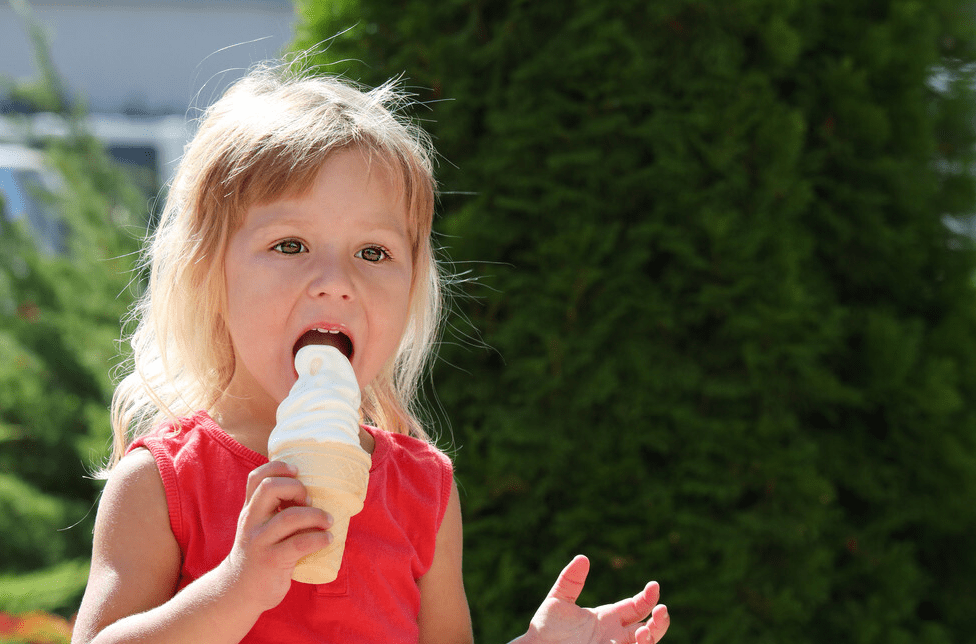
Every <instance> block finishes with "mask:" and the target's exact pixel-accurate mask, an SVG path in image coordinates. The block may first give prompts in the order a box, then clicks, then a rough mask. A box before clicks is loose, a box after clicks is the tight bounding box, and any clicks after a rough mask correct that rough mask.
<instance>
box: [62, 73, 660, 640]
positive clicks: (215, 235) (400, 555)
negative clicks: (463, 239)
mask: <svg viewBox="0 0 976 644" xmlns="http://www.w3.org/2000/svg"><path fill="white" fill-rule="evenodd" d="M283 70H284V71H283ZM286 70H287V67H283V68H280V69H274V68H261V69H257V70H255V71H253V72H251V73H250V74H249V75H248V76H247V77H245V78H244V79H243V80H241V81H240V82H238V83H237V84H236V85H235V86H234V87H233V88H232V89H231V90H229V91H228V92H227V94H226V95H225V96H224V97H223V98H222V99H221V100H220V101H218V102H217V103H216V104H214V105H213V106H212V107H211V108H210V109H209V110H208V111H207V112H206V114H205V116H204V118H203V119H202V122H201V125H200V129H199V131H198V133H197V135H196V136H195V138H194V140H193V142H192V143H191V144H190V146H189V147H188V148H187V150H186V154H185V156H184V159H183V161H182V163H181V166H180V169H179V171H178V173H177V175H176V178H175V179H174V183H173V186H172V189H171V191H170V194H169V199H168V202H167V205H166V208H165V211H164V213H163V214H162V217H161V220H160V222H159V225H158V228H157V230H156V231H155V233H154V236H153V238H152V242H151V244H150V246H149V248H148V251H147V253H148V254H147V257H148V265H149V268H150V278H149V287H148V290H147V292H146V294H145V295H144V297H143V298H142V299H141V301H140V303H139V305H138V307H137V309H136V311H135V318H136V320H137V321H138V325H137V328H136V330H135V332H134V333H133V336H132V347H133V353H134V357H133V369H132V371H131V373H129V375H128V376H127V377H126V378H125V379H124V380H123V381H122V382H121V383H120V385H119V387H118V389H117V391H116V396H115V399H114V401H113V425H114V431H115V450H114V454H113V460H112V469H111V473H110V476H109V480H108V483H107V485H106V487H105V491H104V494H103V496H102V500H101V503H100V506H99V510H98V518H97V520H96V527H95V538H94V551H93V557H92V567H91V576H90V579H89V582H88V588H87V590H86V592H85V597H84V600H83V601H82V605H81V608H80V611H79V614H78V618H77V621H76V626H75V635H74V640H73V641H74V642H79V643H80V642H98V643H105V642H122V641H139V642H179V643H181V644H184V643H186V642H209V643H220V642H276V643H278V642H348V643H354V644H355V643H365V642H383V643H384V644H387V643H391V642H423V643H425V644H442V643H443V644H447V643H459V642H471V639H472V634H471V633H472V631H471V623H470V618H469V612H468V605H467V600H466V598H465V592H464V587H463V585H462V579H461V550H462V540H461V511H460V504H459V501H458V493H457V488H456V487H455V485H454V483H453V470H452V466H451V463H450V461H449V460H448V459H447V457H446V456H445V455H444V454H443V453H441V452H440V451H438V450H437V449H436V448H434V447H433V446H432V445H431V444H430V442H429V441H428V440H427V438H426V435H425V434H424V431H423V429H422V428H421V426H420V424H419V423H418V421H417V420H416V417H415V416H414V414H413V413H412V411H411V406H412V403H413V400H414V394H415V391H416V387H417V383H418V380H419V378H420V375H421V372H422V370H423V369H424V367H425V363H426V361H427V359H428V355H429V352H430V348H431V345H432V343H433V340H434V338H435V335H436V328H437V324H438V322H439V316H440V278H439V273H438V268H437V265H436V264H435V260H434V258H433V253H432V249H431V243H430V232H431V221H432V213H433V207H434V180H433V175H432V167H431V165H432V164H431V153H430V151H429V145H428V141H427V138H426V137H425V135H424V134H423V133H422V132H420V131H419V130H417V129H415V128H413V127H412V126H411V125H410V124H409V123H408V122H407V121H406V120H404V119H402V118H400V117H399V116H398V114H399V113H398V111H397V106H399V105H401V104H402V97H400V96H399V95H398V94H397V93H396V92H395V91H394V89H393V88H392V87H390V86H388V85H387V86H383V87H380V88H378V89H375V90H372V91H368V92H363V91H360V90H359V89H357V88H354V87H352V86H350V85H348V84H346V83H343V82H340V81H339V80H336V79H330V78H313V77H303V76H302V75H301V74H296V73H293V72H288V71H286ZM307 343H326V344H332V345H333V346H336V347H338V348H339V349H340V350H341V351H343V352H344V353H345V354H346V355H347V357H348V358H349V359H350V361H351V363H352V366H353V368H354V370H355V373H356V377H357V380H358V382H359V385H360V388H361V390H362V400H363V402H362V409H361V413H362V417H363V421H364V423H369V424H370V425H366V424H364V425H363V426H362V428H361V430H360V442H361V444H362V446H363V448H364V449H366V450H367V451H368V452H370V453H371V455H372V469H371V472H370V478H369V488H368V493H367V498H366V503H365V507H364V509H363V511H362V512H361V513H360V514H358V515H356V516H354V517H353V519H352V521H351V524H350V528H349V534H348V541H347V543H346V549H345V554H344V557H343V562H342V567H341V569H340V572H339V577H338V578H337V579H336V580H335V581H334V582H331V583H328V584H321V585H310V584H303V583H299V582H294V581H292V580H291V576H292V571H293V569H294V567H295V564H296V562H297V561H298V560H299V559H300V558H301V557H303V556H305V555H307V554H309V553H312V552H315V551H317V550H319V549H321V548H322V547H324V546H325V545H327V544H328V543H329V541H330V539H331V536H330V534H329V527H330V524H331V517H330V516H329V515H328V514H326V513H325V512H322V511H321V510H318V509H315V508H314V507H311V506H308V505H306V504H305V501H306V494H305V489H304V487H303V486H302V484H301V483H300V482H299V481H298V479H297V478H296V472H295V470H294V469H292V468H290V467H289V466H288V465H286V464H284V463H282V462H268V458H267V445H268V436H269V434H270V432H271V430H272V429H273V427H274V426H275V410H276V408H277V405H278V403H279V402H281V401H282V400H283V399H284V398H285V396H286V395H287V393H288V391H289V389H290V387H291V385H292V384H293V383H294V382H295V380H296V378H297V374H296V372H295V370H294V366H293V357H294V354H295V352H296V351H297V349H298V348H299V347H300V346H301V345H303V344H307ZM377 427H380V428H382V429H377ZM587 568H588V563H587V561H586V560H585V558H583V557H577V558H576V559H575V560H573V562H571V563H570V564H569V566H567V568H566V569H565V570H564V571H563V572H562V574H561V575H560V576H559V578H558V579H557V581H556V584H555V585H554V586H553V589H552V591H551V592H550V594H549V596H548V597H547V598H546V600H545V602H544V603H543V605H542V606H541V607H540V609H539V611H538V612H537V614H536V616H535V618H533V620H532V622H531V624H530V626H529V629H528V631H527V632H526V634H525V635H524V636H522V637H521V638H519V640H518V641H521V642H524V643H525V644H530V643H532V642H610V641H614V642H645V643H646V642H656V641H658V640H659V639H660V638H661V637H662V636H663V635H664V632H665V631H666V630H667V627H668V616H667V612H666V609H665V608H664V607H663V606H656V607H655V604H656V602H657V600H658V587H657V584H655V583H650V584H648V585H647V587H646V588H645V589H644V590H643V591H641V592H640V593H638V594H637V595H636V596H634V597H633V598H630V599H625V600H622V601H620V602H618V603H616V604H612V605H608V606H603V607H600V608H597V609H584V608H579V607H577V606H576V604H575V602H576V598H577V597H578V596H579V592H580V590H581V589H582V585H583V581H584V579H585V576H586V572H587ZM652 609H653V612H652ZM649 615H650V617H651V618H650V619H649V620H648V621H647V622H646V623H645V622H643V621H642V620H645V619H647V618H648V616H649Z"/></svg>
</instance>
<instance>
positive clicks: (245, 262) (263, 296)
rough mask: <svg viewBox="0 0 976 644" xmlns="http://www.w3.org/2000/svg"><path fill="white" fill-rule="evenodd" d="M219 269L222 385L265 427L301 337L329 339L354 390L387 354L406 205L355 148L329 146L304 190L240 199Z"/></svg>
mask: <svg viewBox="0 0 976 644" xmlns="http://www.w3.org/2000/svg"><path fill="white" fill-rule="evenodd" d="M224 276H225V279H226V287H227V310H226V311H225V321H226V324H227V327H228V330H229V332H230V336H231V341H232V343H233V348H234V355H235V358H236V368H235V373H234V376H233V378H232V380H231V384H230V388H229V394H230V395H231V396H232V397H233V398H234V399H235V402H238V403H240V404H242V405H245V406H247V407H248V408H249V409H248V411H249V413H250V414H251V416H252V420H254V421H257V422H262V421H265V422H269V423H270V425H271V426H273V425H274V414H275V410H276V408H277V406H278V403H280V402H281V401H282V400H283V399H284V398H285V396H287V394H288V391H289V390H290V389H291V386H292V385H293V384H294V382H295V380H296V379H297V377H298V376H297V373H296V372H295V368H294V354H295V352H296V351H297V349H298V347H300V346H301V345H302V344H304V343H307V342H317V343H330V344H334V345H335V346H338V347H339V348H340V349H341V350H342V351H343V352H345V353H346V354H347V357H349V358H350V361H351V362H352V366H353V369H354V370H355V372H356V378H357V380H358V381H359V386H360V388H362V387H364V386H366V385H367V384H369V383H370V382H371V381H372V380H373V379H374V378H375V377H376V375H377V374H378V373H379V372H380V369H381V368H382V367H383V365H384V364H385V363H386V362H387V360H389V359H390V358H391V357H392V356H393V354H394V352H395V351H396V349H397V347H398V346H399V344H400V339H401V337H402V335H403V331H404V328H405V326H406V322H407V311H408V309H409V305H410V287H411V283H412V276H413V258H412V256H411V243H410V232H409V229H408V225H407V209H406V205H405V204H404V201H403V199H402V196H401V194H400V193H399V191H397V190H395V188H394V185H393V182H392V181H391V180H390V177H389V174H388V172H387V170H386V169H385V168H384V167H383V164H382V163H374V164H372V165H370V164H368V162H367V160H366V157H365V153H364V152H362V151H361V150H359V149H356V148H352V149H346V150H341V151H338V152H335V153H333V154H331V155H329V157H328V158H327V159H326V161H325V163H323V165H322V167H321V168H320V169H319V171H318V174H317V175H316V176H315V179H314V181H313V183H312V185H311V188H310V190H309V191H308V192H307V193H306V194H304V195H302V196H299V197H291V198H287V199H281V200H279V201H274V202H271V203H267V204H263V205H255V206H252V207H251V208H249V209H248V211H247V212H246V214H245V217H244V221H243V224H242V225H241V227H240V229H238V230H237V231H236V232H234V233H233V235H231V237H230V239H229V241H228V244H227V250H226V254H225V268H224ZM334 332H338V333H334Z"/></svg>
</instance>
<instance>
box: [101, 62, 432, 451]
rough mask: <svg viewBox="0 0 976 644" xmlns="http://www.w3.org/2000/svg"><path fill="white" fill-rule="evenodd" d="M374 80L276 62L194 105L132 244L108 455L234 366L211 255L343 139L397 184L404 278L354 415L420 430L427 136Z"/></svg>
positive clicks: (300, 182) (208, 390)
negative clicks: (137, 276) (123, 366)
mask: <svg viewBox="0 0 976 644" xmlns="http://www.w3.org/2000/svg"><path fill="white" fill-rule="evenodd" d="M407 104H408V103H407V99H406V98H405V97H404V95H403V94H402V93H401V92H400V91H398V90H397V89H396V86H395V83H394V82H392V81H391V82H388V83H386V84H384V85H382V86H380V87H377V88H375V89H371V90H364V89H360V88H358V87H356V86H354V85H353V84H351V83H349V82H346V81H344V80H340V79H338V78H335V77H328V76H311V75H309V74H307V73H306V72H303V71H302V70H295V69H294V66H292V65H289V64H287V63H284V64H280V65H276V66H271V65H263V66H260V67H257V68H255V69H253V70H251V71H250V72H249V73H248V74H247V75H246V76H245V77H244V78H243V79H241V80H240V81H238V82H237V83H236V84H235V85H234V86H233V87H231V88H230V89H229V90H228V91H227V92H226V93H225V94H224V96H223V97H222V98H221V99H220V100H219V101H217V102H216V103H214V104H213V105H212V106H211V107H210V108H208V109H207V110H206V112H205V113H204V115H203V117H202V120H201V123H200V127H199V130H198V131H197V133H196V135H195V136H194V138H193V140H192V141H191V143H190V144H189V145H188V147H187V149H186V151H185V154H184V157H183V160H182V161H181V163H180V167H179V169H178V171H177V173H176V176H175V178H174V179H173V184H172V186H171V189H170V192H169V195H168V198H167V201H166V206H165V208H164V210H163V212H162V215H161V217H160V221H159V224H158V226H157V228H156V230H155V232H154V233H153V234H152V236H151V238H150V240H149V243H148V245H147V247H146V249H145V254H144V260H143V261H144V263H145V265H146V266H147V267H148V269H149V285H148V289H147V290H146V292H145V293H144V294H143V296H142V297H141V298H140V299H139V301H138V302H137V303H136V305H135V306H134V307H133V310H132V314H131V316H130V317H131V321H133V322H136V323H137V326H136V328H135V331H134V332H133V333H132V335H131V337H130V338H129V340H130V342H131V346H132V358H131V361H130V363H129V365H127V366H129V367H131V371H130V372H129V373H128V375H127V376H126V377H125V378H123V379H122V381H121V382H120V383H119V385H118V387H117V388H116V390H115V395H114V397H113V400H112V428H113V432H114V444H113V454H112V460H111V465H114V464H115V463H117V462H118V460H119V459H120V458H121V457H122V455H123V454H124V453H125V450H126V448H127V446H128V445H129V444H130V441H131V440H134V439H135V438H137V437H139V436H142V435H144V434H146V433H148V432H150V431H151V430H152V429H153V428H154V427H156V426H157V425H159V424H160V423H162V422H165V421H172V420H177V419H178V418H180V417H183V416H186V415H188V414H192V413H195V412H196V411H198V410H201V409H202V410H209V409H211V408H212V407H213V406H214V404H215V403H216V402H217V400H218V399H219V398H220V396H221V395H222V393H223V392H224V391H225V389H226V387H227V386H228V384H229V383H230V380H231V377H232V376H233V374H234V352H233V348H232V346H231V340H230V336H229V334H228V331H227V328H226V326H225V324H224V321H223V317H222V312H223V311H224V303H225V284H224V266H223V262H224V251H225V248H226V244H227V241H228V238H229V237H230V235H231V234H232V233H233V232H234V231H235V230H237V228H238V227H239V226H240V225H241V222H242V220H243V217H244V215H245V213H246V211H247V209H248V208H249V207H250V206H252V205H254V204H260V203H267V202H270V201H274V200H276V199H280V198H284V197H289V196H293V195H297V194H301V193H302V192H303V191H304V190H306V189H307V188H308V187H309V186H310V184H311V182H312V180H313V179H314V178H315V175H316V173H317V171H318V169H319V168H320V167H321V165H322V163H323V162H324V161H325V159H326V157H328V155H330V154H332V153H333V152H335V151H337V150H341V149H346V148H350V147H357V148H359V149H362V150H363V151H365V152H366V153H367V154H368V156H369V159H370V160H371V161H372V162H376V161H379V162H380V163H382V164H383V167H384V169H386V170H388V173H389V174H390V176H391V177H393V180H394V181H395V182H396V184H397V185H396V187H397V188H399V189H400V190H401V191H402V193H401V194H402V195H403V197H404V202H405V203H406V205H407V213H408V219H409V222H408V223H409V226H410V232H411V236H412V237H411V242H412V244H413V259H414V266H413V268H414V270H413V285H412V287H411V289H412V293H411V300H410V310H409V317H408V323H407V327H406V330H405V332H404V335H403V338H402V339H401V342H400V345H399V348H398V349H397V351H396V352H395V354H394V356H392V357H391V359H390V360H388V361H387V363H386V365H385V366H384V367H383V369H382V370H381V372H380V374H379V375H378V376H377V377H376V378H375V379H374V381H373V382H372V383H370V384H369V385H368V386H366V387H365V388H364V390H363V401H362V406H361V409H360V411H361V415H362V419H363V421H364V422H369V423H373V424H376V425H378V426H380V427H383V428H384V429H387V430H389V431H393V432H397V433H404V434H412V435H414V436H417V437H420V438H424V439H426V438H427V436H426V433H425V432H424V430H423V428H422V426H421V423H420V421H419V420H418V418H417V413H416V409H415V407H414V402H415V398H416V393H417V388H418V386H419V383H420V379H421V377H422V375H423V373H424V370H425V368H426V366H427V363H428V358H429V356H430V355H431V353H432V348H433V345H434V342H435V340H436V336H437V331H438V329H439V325H440V317H441V277H440V273H439V268H438V266H437V263H436V261H435V259H434V254H433V249H432V247H431V241H430V239H431V225H432V220H433V211H434V201H435V183H434V177H433V163H432V157H433V152H432V149H431V146H430V141H429V138H428V137H427V135H426V134H425V133H424V132H423V131H422V130H421V129H420V128H419V127H417V126H415V125H414V124H413V123H412V122H410V121H409V120H408V119H406V118H405V117H404V116H402V112H403V108H404V107H405V106H406V105H407Z"/></svg>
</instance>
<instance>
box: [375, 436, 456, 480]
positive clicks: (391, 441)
mask: <svg viewBox="0 0 976 644" xmlns="http://www.w3.org/2000/svg"><path fill="white" fill-rule="evenodd" d="M368 429H369V430H370V433H371V434H372V435H373V438H374V439H375V440H376V444H377V446H378V448H379V450H378V452H377V456H378V457H379V458H383V457H385V456H386V453H385V452H384V450H387V451H388V452H389V456H390V457H391V458H393V459H394V460H397V461H399V462H401V463H402V462H404V461H406V462H411V463H415V464H417V465H418V466H421V467H430V468H435V469H439V470H445V469H446V470H448V471H450V472H453V470H454V465H453V463H451V459H450V457H449V456H448V455H447V454H445V453H444V452H443V451H441V450H440V449H438V448H437V446H436V445H433V444H432V443H430V442H428V441H425V440H422V439H419V438H416V437H414V436H408V435H406V434H395V433H393V432H388V431H385V430H382V429H376V428H375V427H370V428H368Z"/></svg>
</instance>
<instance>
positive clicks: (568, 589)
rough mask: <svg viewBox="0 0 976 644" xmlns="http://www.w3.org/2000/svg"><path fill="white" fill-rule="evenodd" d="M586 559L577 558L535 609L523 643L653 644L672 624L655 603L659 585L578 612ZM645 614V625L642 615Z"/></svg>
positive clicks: (648, 586)
mask: <svg viewBox="0 0 976 644" xmlns="http://www.w3.org/2000/svg"><path fill="white" fill-rule="evenodd" d="M589 569H590V562H589V560H588V559H587V558H586V557H584V556H582V555H577V556H576V558H574V559H573V560H572V561H571V562H570V563H569V565H568V566H566V568H564V569H563V571H562V572H561V573H560V574H559V577H558V578H557V579H556V583H555V584H554V585H553V587H552V590H550V591H549V595H548V596H547V597H546V600H545V601H544V602H543V603H542V606H540V607H539V610H537V611H536V613H535V616H534V617H533V618H532V622H531V623H530V625H529V632H528V633H526V635H525V637H524V640H523V641H525V642H533V643H535V642H538V643H544V642H560V643H563V644H598V643H599V644H624V643H631V644H657V642H659V641H660V640H661V638H662V637H664V634H665V633H666V632H667V630H668V626H669V625H670V623H671V619H670V617H669V616H668V609H667V607H666V606H664V605H663V604H658V603H657V602H658V599H659V598H660V587H659V586H658V584H657V582H651V583H649V584H647V586H645V587H644V590H642V591H641V592H639V593H637V594H636V595H634V596H633V597H630V598H628V599H622V600H620V601H618V602H617V603H615V604H607V605H604V606H599V607H597V608H582V607H580V606H577V605H576V600H577V599H578V598H579V596H580V592H582V590H583V584H584V583H585V582H586V575H587V573H588V572H589ZM648 616H650V619H648V620H647V621H646V622H644V620H645V619H647V617H648Z"/></svg>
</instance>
